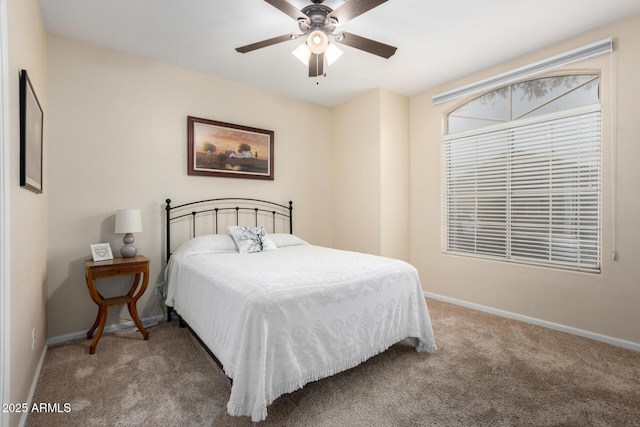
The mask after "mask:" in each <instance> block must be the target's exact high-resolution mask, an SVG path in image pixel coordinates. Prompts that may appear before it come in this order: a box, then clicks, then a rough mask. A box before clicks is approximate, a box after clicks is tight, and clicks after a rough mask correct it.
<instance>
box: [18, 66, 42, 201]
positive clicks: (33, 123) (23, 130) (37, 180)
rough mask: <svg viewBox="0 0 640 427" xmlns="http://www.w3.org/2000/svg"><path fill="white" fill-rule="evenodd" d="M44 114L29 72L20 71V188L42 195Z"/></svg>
mask: <svg viewBox="0 0 640 427" xmlns="http://www.w3.org/2000/svg"><path fill="white" fill-rule="evenodd" d="M43 124H44V114H43V113H42V108H41V107H40V102H38V97H37V96H36V92H35V91H34V90H33V86H32V85H31V81H30V80H29V76H28V75H27V70H20V186H22V187H25V188H28V189H29V190H31V191H34V192H36V193H42V133H43Z"/></svg>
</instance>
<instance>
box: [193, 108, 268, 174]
mask: <svg viewBox="0 0 640 427" xmlns="http://www.w3.org/2000/svg"><path fill="white" fill-rule="evenodd" d="M187 145H188V146H187V157H188V161H187V163H188V173H189V175H202V176H220V177H227V178H250V179H268V180H273V158H274V156H273V145H274V132H273V131H272V130H265V129H258V128H253V127H248V126H242V125H236V124H232V123H225V122H219V121H215V120H208V119H202V118H198V117H192V116H188V117H187Z"/></svg>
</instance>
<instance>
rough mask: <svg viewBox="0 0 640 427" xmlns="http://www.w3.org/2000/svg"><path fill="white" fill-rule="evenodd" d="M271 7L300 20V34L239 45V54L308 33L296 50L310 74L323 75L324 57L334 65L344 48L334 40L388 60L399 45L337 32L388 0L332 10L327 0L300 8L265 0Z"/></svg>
mask: <svg viewBox="0 0 640 427" xmlns="http://www.w3.org/2000/svg"><path fill="white" fill-rule="evenodd" d="M265 1H266V2H267V3H269V4H270V5H271V6H273V7H275V8H276V9H278V10H280V11H281V12H283V13H285V14H287V15H288V16H290V17H291V18H293V19H295V20H296V21H298V27H299V28H300V31H301V33H300V34H294V33H290V34H283V35H281V36H277V37H273V38H270V39H266V40H262V41H259V42H256V43H251V44H248V45H246V46H241V47H238V48H236V51H238V52H240V53H247V52H251V51H254V50H257V49H261V48H263V47H267V46H271V45H274V44H277V43H282V42H285V41H288V40H293V39H297V38H298V37H301V36H305V35H306V36H307V41H306V42H305V43H304V44H303V45H301V46H300V47H299V48H298V49H296V50H295V51H294V52H293V53H294V55H296V56H297V57H298V59H300V60H301V61H302V62H304V63H305V64H308V66H309V77H318V76H321V75H324V63H325V59H326V60H327V63H328V64H329V65H331V63H333V61H335V60H336V59H337V58H338V57H339V56H340V55H342V51H340V49H338V48H337V47H336V45H335V44H334V43H332V42H335V43H341V44H343V45H347V46H351V47H354V48H356V49H360V50H363V51H365V52H369V53H372V54H374V55H378V56H380V57H382V58H385V59H388V58H390V57H391V56H393V54H394V53H396V49H397V48H396V47H394V46H390V45H388V44H384V43H380V42H377V41H375V40H371V39H368V38H366V37H362V36H358V35H356V34H351V33H348V32H346V31H340V32H336V29H337V27H338V26H340V25H342V24H345V23H347V22H348V21H350V20H351V19H353V18H355V17H357V16H360V15H362V14H363V13H365V12H368V11H369V10H371V9H373V8H374V7H377V6H379V5H381V4H382V3H385V2H386V1H387V0H348V1H347V2H346V3H344V4H343V5H341V6H339V7H338V8H336V10H333V9H331V8H330V7H328V6H325V5H323V4H322V3H324V0H311V3H312V4H310V5H309V6H306V7H304V8H303V9H302V10H299V9H298V8H297V7H295V6H294V5H292V4H291V3H289V2H288V1H287V0H265Z"/></svg>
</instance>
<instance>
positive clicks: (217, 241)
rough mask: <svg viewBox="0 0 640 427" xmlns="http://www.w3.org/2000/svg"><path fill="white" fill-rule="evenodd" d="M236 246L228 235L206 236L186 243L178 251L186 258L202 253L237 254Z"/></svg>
mask: <svg viewBox="0 0 640 427" xmlns="http://www.w3.org/2000/svg"><path fill="white" fill-rule="evenodd" d="M235 251H237V248H236V244H235V243H234V241H233V239H232V238H231V236H230V235H228V234H206V235H203V236H198V237H194V238H193V239H191V240H188V241H186V242H184V243H183V244H182V245H180V247H179V248H178V249H177V250H176V253H182V254H184V255H185V256H187V255H192V254H202V253H216V252H235Z"/></svg>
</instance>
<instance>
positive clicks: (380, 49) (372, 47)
mask: <svg viewBox="0 0 640 427" xmlns="http://www.w3.org/2000/svg"><path fill="white" fill-rule="evenodd" d="M351 1H354V0H351ZM349 3H351V2H349ZM349 3H347V4H349ZM341 35H342V36H343V37H342V40H340V38H338V37H336V39H335V40H336V41H338V42H340V43H342V44H346V45H347V46H351V47H355V48H356V49H360V50H364V51H365V52H369V53H372V54H374V55H378V56H381V57H383V58H386V59H389V58H391V57H392V56H393V54H394V53H396V50H397V49H398V48H397V47H395V46H390V45H388V44H384V43H380V42H377V41H375V40H371V39H368V38H366V37H362V36H359V35H356V34H351V33H347V32H342V33H341Z"/></svg>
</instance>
